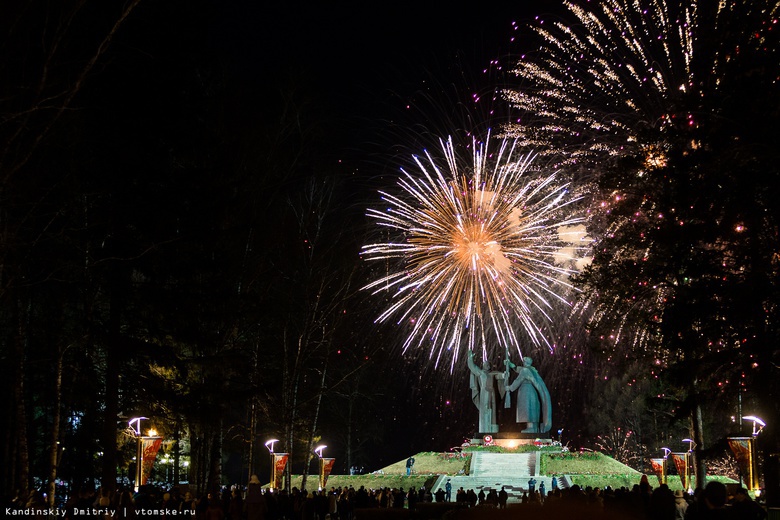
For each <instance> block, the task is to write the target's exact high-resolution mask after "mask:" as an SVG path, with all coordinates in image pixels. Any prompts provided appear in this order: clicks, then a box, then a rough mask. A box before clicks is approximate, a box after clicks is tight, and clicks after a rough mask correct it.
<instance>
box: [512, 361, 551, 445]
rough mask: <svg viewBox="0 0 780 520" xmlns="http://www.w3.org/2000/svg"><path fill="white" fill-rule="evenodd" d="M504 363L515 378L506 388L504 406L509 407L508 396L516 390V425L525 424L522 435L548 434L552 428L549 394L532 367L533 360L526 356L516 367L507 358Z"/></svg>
mask: <svg viewBox="0 0 780 520" xmlns="http://www.w3.org/2000/svg"><path fill="white" fill-rule="evenodd" d="M505 363H506V365H507V368H509V367H511V368H514V369H515V372H517V377H516V378H515V380H514V381H512V384H510V385H508V386H507V387H506V395H507V400H506V401H505V405H504V406H506V407H507V408H508V407H509V405H508V403H509V398H508V396H509V395H510V394H511V392H514V391H515V390H517V405H516V411H517V413H516V420H517V422H518V423H521V424H522V423H525V428H524V429H523V430H522V433H547V432H549V431H550V428H551V427H552V403H551V402H550V392H549V390H547V385H545V384H544V381H543V380H542V377H541V376H540V375H539V372H537V371H536V368H535V367H534V366H533V360H532V359H531V358H530V357H528V356H526V357H524V358H523V364H522V365H521V366H517V365H515V364H514V363H512V362H511V361H509V358H508V357H507V360H506V361H505Z"/></svg>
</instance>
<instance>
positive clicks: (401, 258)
mask: <svg viewBox="0 0 780 520" xmlns="http://www.w3.org/2000/svg"><path fill="white" fill-rule="evenodd" d="M441 145H442V150H443V152H444V160H443V161H437V160H436V159H434V157H433V156H432V155H430V154H429V153H427V152H426V156H425V159H424V160H423V159H420V158H418V157H415V162H416V164H417V166H418V167H419V174H417V175H413V174H410V173H408V172H406V171H404V170H401V171H402V173H403V176H402V177H401V179H400V180H399V182H398V185H399V186H400V187H401V191H400V193H399V194H398V195H392V194H390V193H386V192H380V193H381V194H382V196H383V199H384V200H385V201H386V202H387V203H388V206H387V208H386V209H385V210H376V209H371V210H369V211H368V215H369V216H370V217H372V218H373V219H374V220H376V222H377V224H378V225H380V226H382V227H384V228H387V229H389V230H390V233H391V235H393V237H392V238H391V239H390V241H388V242H384V243H378V244H371V245H367V246H365V247H364V248H363V252H364V256H365V257H366V258H367V259H369V260H385V261H387V262H388V272H387V273H386V276H383V277H381V278H380V279H378V280H376V281H375V282H373V283H371V284H369V285H368V286H366V289H370V290H372V291H373V292H374V293H379V292H382V291H387V290H392V291H394V294H393V298H392V302H391V305H390V307H389V308H388V309H387V310H386V311H385V312H384V313H382V314H381V315H380V316H379V318H378V320H377V321H385V320H387V319H389V318H390V317H391V316H393V317H396V318H397V319H398V323H399V324H401V323H408V325H409V327H410V329H411V331H410V333H409V336H408V337H407V339H406V341H405V343H404V345H403V347H404V351H406V350H407V349H409V348H424V349H427V350H428V351H429V352H430V357H431V358H434V359H435V362H436V365H438V364H439V363H440V362H441V361H442V360H443V359H448V360H449V361H450V364H451V367H452V366H453V365H454V363H455V361H456V360H457V359H458V353H459V351H460V349H461V348H464V347H466V348H468V349H470V350H475V351H476V350H477V349H480V350H481V351H482V355H483V356H486V355H487V353H488V351H500V352H502V353H503V352H504V351H505V349H509V348H511V349H512V350H513V351H517V352H518V353H520V355H521V356H522V352H521V349H520V346H521V343H522V341H521V337H520V336H519V333H520V331H521V330H524V331H525V333H526V335H527V337H528V338H529V340H530V341H531V342H532V343H533V344H535V345H537V346H538V345H541V344H547V340H546V339H545V337H544V334H543V331H542V328H541V327H540V325H539V323H537V320H538V319H540V317H544V318H545V319H549V311H550V309H552V306H553V303H554V302H556V301H560V302H564V303H566V301H565V298H564V296H563V294H565V293H566V292H567V291H568V289H569V288H570V286H569V284H568V283H567V278H568V277H569V275H571V274H572V262H573V258H572V255H571V253H572V252H573V251H576V249H577V248H574V249H572V247H571V244H570V243H566V242H567V238H566V236H565V233H571V226H572V225H574V224H577V223H579V222H580V219H579V218H576V217H567V216H566V213H567V212H571V210H572V207H571V203H572V202H574V200H576V199H573V198H570V197H568V190H567V186H566V185H559V184H557V183H556V180H555V175H554V174H553V175H547V176H540V175H538V174H537V173H532V172H530V171H529V166H530V164H531V162H532V156H531V155H530V154H529V155H525V156H520V154H519V153H518V152H517V150H516V148H515V142H514V141H503V142H502V144H501V146H500V149H499V150H498V153H497V154H496V157H495V158H493V157H490V155H489V154H488V151H487V147H486V146H484V145H478V144H477V143H474V147H473V157H472V161H471V162H468V164H467V165H464V164H462V163H461V162H460V161H459V159H458V157H457V156H456V153H455V147H454V146H453V144H452V140H449V141H447V142H446V143H445V142H442V143H441ZM440 163H444V164H445V165H446V170H445V171H443V170H442V169H441V168H440ZM562 234H564V236H561V235H562ZM575 235H576V233H575ZM580 238H581V236H577V237H576V238H575V240H579V239H580ZM565 246H568V247H565Z"/></svg>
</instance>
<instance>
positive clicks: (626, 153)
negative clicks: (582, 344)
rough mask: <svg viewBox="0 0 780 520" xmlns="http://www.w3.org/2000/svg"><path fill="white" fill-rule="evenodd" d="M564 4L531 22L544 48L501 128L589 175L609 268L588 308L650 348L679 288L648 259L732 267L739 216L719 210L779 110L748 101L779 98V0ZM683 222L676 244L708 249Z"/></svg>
mask: <svg viewBox="0 0 780 520" xmlns="http://www.w3.org/2000/svg"><path fill="white" fill-rule="evenodd" d="M564 4H565V6H566V8H567V9H568V11H569V14H570V15H571V16H570V18H571V20H570V21H569V22H568V23H567V22H564V21H558V20H541V19H538V20H537V21H536V22H535V23H534V25H533V27H532V29H533V31H534V32H535V34H536V35H537V36H538V37H539V38H540V40H541V45H540V46H539V48H538V50H536V51H535V52H530V53H528V54H526V55H524V56H523V57H522V59H520V60H519V61H518V62H517V65H516V67H515V68H514V70H513V73H514V74H515V75H516V76H517V78H518V85H519V87H518V88H516V89H512V90H506V91H505V92H504V95H505V98H506V99H507V100H508V101H509V102H510V103H511V104H512V106H513V107H514V108H515V109H516V110H517V114H518V117H517V118H516V120H515V121H516V122H515V123H514V124H510V125H508V126H507V127H506V128H505V131H506V135H508V136H511V137H515V138H516V139H518V141H519V143H520V145H521V146H530V147H534V148H535V149H537V150H539V152H540V154H544V155H547V156H549V157H550V160H551V161H552V162H553V163H554V164H557V165H559V166H561V167H562V168H564V169H565V170H567V171H571V172H574V171H576V172H577V174H580V175H582V177H583V178H587V179H588V180H589V181H590V182H592V185H591V188H590V189H591V193H592V197H593V199H594V200H593V201H592V204H591V208H592V210H591V213H590V215H591V219H592V220H590V222H589V225H590V229H589V231H590V232H591V233H590V234H591V235H592V236H594V237H597V244H596V247H595V248H594V249H595V251H596V258H595V259H594V266H602V267H603V269H601V270H600V272H601V274H602V275H603V276H602V277H601V278H592V279H593V280H595V281H596V282H597V283H594V284H593V285H592V286H591V288H593V287H595V290H593V291H588V290H587V288H586V293H587V294H588V295H589V297H588V298H584V299H582V300H581V302H580V303H579V306H580V307H579V309H580V310H582V312H583V313H587V314H590V315H591V316H592V319H591V320H590V321H591V326H592V328H593V329H600V330H601V331H602V332H603V334H604V339H605V341H606V342H612V343H614V344H617V343H618V342H622V343H623V344H626V343H629V344H632V345H634V346H639V347H647V348H653V345H654V344H656V345H657V344H658V342H659V341H660V338H661V337H662V336H661V330H662V328H663V319H662V317H663V316H664V309H665V308H668V307H669V302H671V301H674V297H675V295H678V293H679V292H680V289H679V287H680V285H679V284H677V283H676V282H675V280H674V272H671V273H664V275H663V276H662V275H661V274H658V273H653V272H652V271H651V270H650V268H649V267H646V266H652V265H658V264H657V263H656V261H657V260H658V259H661V260H660V261H659V262H660V263H662V262H663V258H670V257H671V258H675V259H682V260H679V261H678V263H679V264H680V265H681V266H682V267H681V268H680V269H678V272H680V271H681V270H682V269H683V268H684V269H687V270H688V271H692V270H693V269H692V267H691V266H695V265H697V264H702V263H703V262H704V260H703V258H705V257H706V258H708V259H709V258H711V263H712V265H713V266H714V267H713V269H714V270H717V266H719V265H722V266H727V265H730V264H729V262H730V261H729V260H728V258H725V257H726V256H727V255H725V254H724V253H723V252H725V251H726V250H728V249H729V248H728V247H727V244H735V243H737V242H736V241H735V239H734V238H732V237H731V230H732V229H739V226H738V224H739V223H733V222H732V218H733V217H731V216H730V215H729V214H728V211H726V210H722V209H721V208H727V207H728V204H725V200H726V199H727V198H728V196H729V195H730V192H733V193H739V192H740V190H738V189H736V188H738V187H740V186H743V185H744V182H742V181H741V180H740V179H741V178H742V177H743V176H744V174H740V173H739V168H741V167H734V166H732V168H735V173H734V174H732V173H729V172H728V171H725V170H727V168H726V167H725V166H723V165H726V164H731V165H736V164H742V165H743V166H742V167H744V165H745V164H747V161H746V160H742V162H741V163H740V162H739V161H740V160H741V159H739V157H740V155H741V156H742V157H751V158H754V157H756V154H757V153H758V152H756V150H759V149H764V147H763V146H755V145H754V143H760V142H761V136H760V135H758V134H760V133H761V132H760V131H756V129H757V128H761V126H760V125H761V124H763V125H765V130H764V133H768V132H766V129H769V128H773V127H774V124H772V123H767V121H768V120H769V117H768V116H765V115H764V114H765V113H770V114H771V111H767V110H766V109H764V110H763V111H762V109H761V108H760V107H759V106H758V105H756V104H753V102H752V100H753V99H756V100H770V101H771V100H772V99H776V91H777V88H776V85H777V79H778V78H780V67H779V66H778V64H779V63H780V57H778V53H779V52H780V45H778V32H779V31H780V23H778V15H780V2H778V1H777V0H756V1H751V2H725V1H720V2H710V1H706V2H705V1H696V0H694V1H685V2H683V1H675V0H668V1H667V0H604V1H601V2H588V3H586V2H575V1H564ZM550 22H551V23H550ZM767 93H768V94H767ZM762 112H763V113H762ZM757 135H758V137H757ZM746 143H751V145H748V144H746ZM751 146H752V147H751ZM715 154H719V156H718V157H719V158H718V161H717V162H718V163H719V164H720V165H721V168H723V170H721V171H717V170H715V169H714V168H713V164H715V163H716V161H715V160H713V158H712V157H713V156H714V155H715ZM751 160H754V161H755V162H759V160H758V159H751ZM772 164H773V163H772V162H771V161H766V162H765V163H764V166H763V167H762V168H760V169H759V170H761V169H766V170H768V171H772V170H771V169H770V168H771V165H772ZM767 166H769V167H770V168H767ZM716 174H717V175H719V177H718V180H717V181H716V180H715V175H716ZM732 175H733V178H731V176H732ZM711 186H716V188H717V189H715V190H709V188H710V187H711ZM725 186H732V187H734V189H731V190H729V189H727V188H725ZM718 190H720V191H718ZM705 196H706V197H710V199H709V200H706V201H705V200H704V197H705ZM703 207H706V208H707V210H706V211H705V212H704V215H705V217H704V218H703V217H702V213H701V212H700V211H701V210H700V208H703ZM716 210H717V211H718V212H719V213H718V214H719V216H717V217H716ZM697 211H699V213H697ZM694 226H697V227H694ZM707 226H709V227H707ZM674 230H686V233H688V234H689V236H685V237H682V238H680V240H681V241H684V240H689V241H690V242H691V243H695V244H696V247H697V254H698V255H699V257H700V258H699V259H694V258H692V257H691V259H690V261H688V258H689V256H690V255H691V253H690V252H689V251H686V250H681V251H678V250H676V249H674V248H673V247H672V246H674V245H675V244H676V242H674V241H671V242H670V239H669V237H678V236H680V235H679V234H675V233H677V232H676V231H674ZM664 233H666V234H664ZM705 237H709V238H707V240H709V242H707V243H704V240H705ZM712 237H716V238H712ZM680 243H682V242H680ZM719 255H720V257H724V258H720V257H719ZM686 262H687V263H686ZM724 270H725V271H727V272H726V273H724V276H726V277H731V275H733V274H734V273H733V271H732V272H728V269H724ZM598 272H599V271H598V270H595V271H594V272H593V273H592V274H593V275H595V274H597V273H598ZM618 273H623V274H624V280H627V281H628V282H631V281H633V282H634V283H633V286H634V289H633V290H631V291H627V294H623V293H620V291H610V289H611V288H613V287H616V286H618V284H617V283H616V277H617V276H618ZM692 277H693V275H692ZM724 279H726V278H724ZM677 299H678V300H679V299H680V297H679V295H678V298H677ZM726 321H727V320H726Z"/></svg>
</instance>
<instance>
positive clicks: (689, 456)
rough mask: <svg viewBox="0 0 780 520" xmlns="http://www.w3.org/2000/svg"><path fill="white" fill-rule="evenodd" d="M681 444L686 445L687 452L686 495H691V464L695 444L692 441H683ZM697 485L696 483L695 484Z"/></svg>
mask: <svg viewBox="0 0 780 520" xmlns="http://www.w3.org/2000/svg"><path fill="white" fill-rule="evenodd" d="M682 442H687V443H688V451H687V452H685V480H686V481H687V482H688V494H693V486H692V485H691V465H692V464H693V450H694V448H696V443H695V442H694V441H693V439H683V440H682ZM696 485H697V486H698V485H699V484H698V483H697V484H696Z"/></svg>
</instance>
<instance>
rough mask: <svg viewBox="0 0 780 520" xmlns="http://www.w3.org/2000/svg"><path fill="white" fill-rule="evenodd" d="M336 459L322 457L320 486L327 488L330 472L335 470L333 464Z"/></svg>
mask: <svg viewBox="0 0 780 520" xmlns="http://www.w3.org/2000/svg"><path fill="white" fill-rule="evenodd" d="M335 462H336V459H334V458H332V457H322V458H321V459H320V488H321V489H325V484H326V483H327V482H328V477H329V476H330V472H331V471H332V470H333V464H334V463H335Z"/></svg>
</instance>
